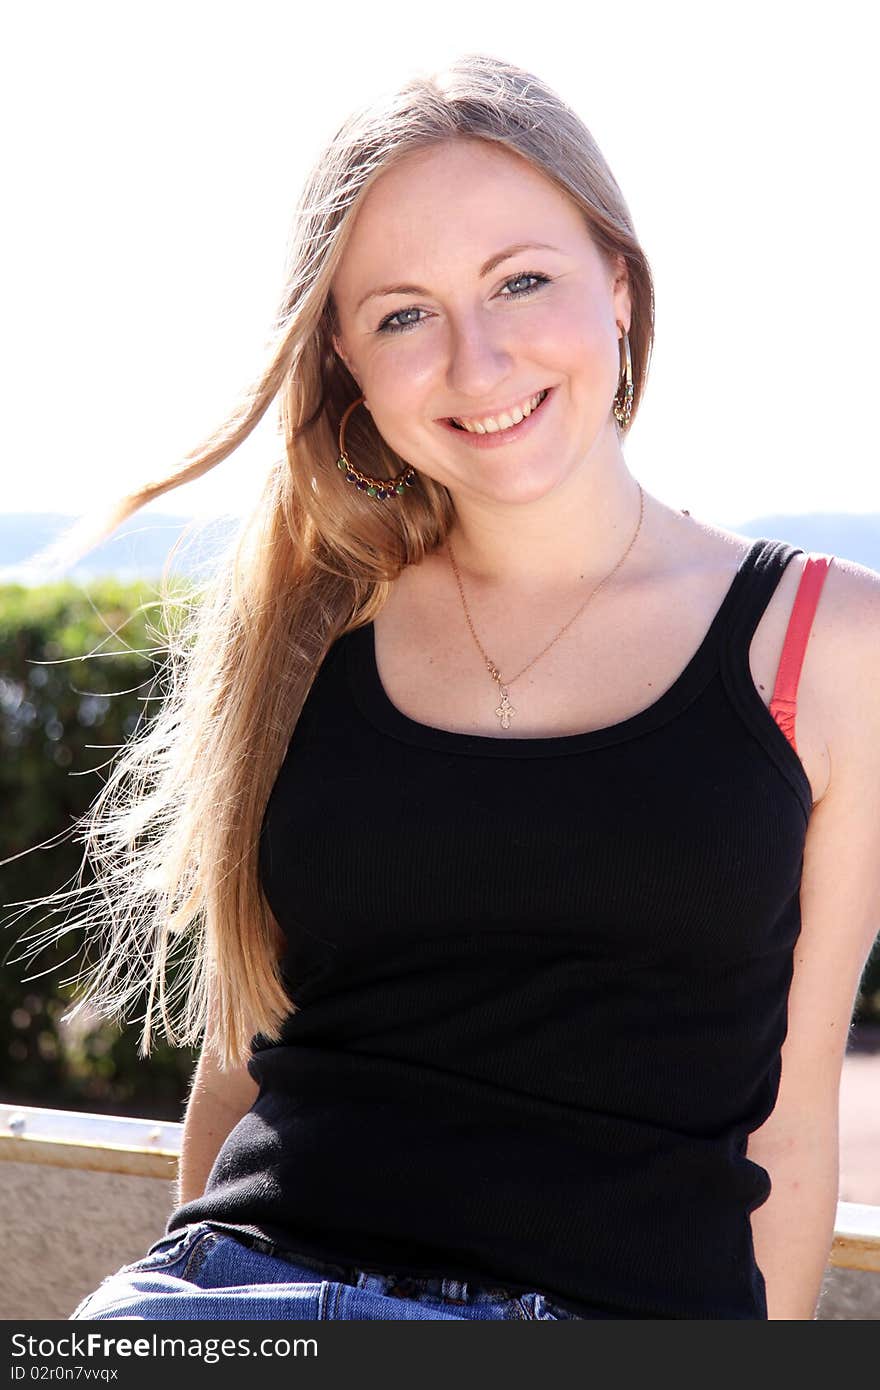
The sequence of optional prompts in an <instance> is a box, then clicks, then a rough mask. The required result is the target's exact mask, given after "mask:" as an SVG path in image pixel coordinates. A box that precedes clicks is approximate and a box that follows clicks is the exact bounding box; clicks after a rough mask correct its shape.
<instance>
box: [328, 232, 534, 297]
mask: <svg viewBox="0 0 880 1390" xmlns="http://www.w3.org/2000/svg"><path fill="white" fill-rule="evenodd" d="M558 250H559V247H558V246H549V245H548V244H547V243H546V242H544V241H518V242H517V243H516V244H515V245H514V246H506V247H505V249H504V250H503V251H498V252H497V253H496V255H494V256H490V257H489V259H488V261H486V263H485V265H483V266H481V267H480V279H481V280H482V279H484V277H485V276H487V275H491V273H492V271H493V270H495V269H496V267H497V266H499V265H500V264H501V262H502V261H507V260H509V259H510V257H511V256H518V255H519V254H520V252H521V251H558ZM390 294H430V290H426V289H424V288H423V287H422V286H421V285H383V286H382V287H381V288H380V289H375V290H368V291H367V293H366V294H365V295H364V296H363V298H362V299H360V300H358V304H357V308H356V309H355V313H356V314H357V313H360V311H361V309H362V308H363V307H364V305H365V304H366V302H367V300H368V299H379V298H381V297H382V296H383V295H390Z"/></svg>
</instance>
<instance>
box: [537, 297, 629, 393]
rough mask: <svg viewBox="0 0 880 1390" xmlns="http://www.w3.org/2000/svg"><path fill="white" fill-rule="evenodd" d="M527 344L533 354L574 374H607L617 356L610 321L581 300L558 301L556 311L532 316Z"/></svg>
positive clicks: (574, 375)
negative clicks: (608, 322) (615, 355)
mask: <svg viewBox="0 0 880 1390" xmlns="http://www.w3.org/2000/svg"><path fill="white" fill-rule="evenodd" d="M525 346H526V347H527V348H528V354H529V355H530V356H531V357H533V358H535V359H536V360H540V361H542V362H546V363H547V365H548V366H553V365H555V366H556V368H557V369H558V371H559V372H560V373H562V374H564V375H566V376H570V377H572V378H577V377H579V376H581V375H584V376H589V377H592V378H593V379H595V378H596V376H597V375H598V376H603V375H604V374H605V373H606V372H607V370H608V364H609V362H611V363H612V364H613V359H614V341H613V335H612V339H611V341H610V342H609V335H608V325H607V322H605V321H604V320H603V318H602V316H601V315H600V314H599V313H598V312H593V311H591V310H590V309H589V307H587V308H585V307H584V304H583V302H577V301H567V302H565V303H557V304H555V305H554V306H553V309H552V311H550V310H548V311H547V312H546V313H540V314H535V315H533V316H531V320H530V322H529V324H528V334H527V336H526V339H525Z"/></svg>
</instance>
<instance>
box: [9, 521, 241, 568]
mask: <svg viewBox="0 0 880 1390" xmlns="http://www.w3.org/2000/svg"><path fill="white" fill-rule="evenodd" d="M76 519H77V518H76V517H75V516H68V515H66V514H62V513H61V512H7V513H5V514H0V583H4V584H29V583H31V582H32V581H31V579H30V578H29V577H28V576H27V575H26V574H25V573H24V572H23V571H22V569H21V566H22V565H23V563H24V561H26V560H28V559H30V557H31V556H33V555H35V554H36V553H37V552H38V551H40V550H42V549H43V547H44V546H46V545H48V544H49V542H50V541H53V540H55V539H56V537H58V536H60V535H61V534H62V532H64V531H65V530H66V529H67V528H68V527H69V526H71V525H72V524H73V522H74V521H76ZM238 524H239V519H238V517H235V516H231V517H215V518H210V519H206V518H202V519H200V520H199V521H198V522H197V523H195V524H194V523H193V518H192V517H188V516H172V515H170V514H169V515H165V514H163V513H159V512H144V513H143V514H142V515H140V516H137V517H132V518H131V519H130V520H129V521H126V522H125V523H124V524H123V525H122V526H121V527H119V529H118V530H117V531H116V532H115V533H114V535H112V536H111V537H110V539H109V540H107V541H105V542H104V544H103V545H99V546H97V547H96V548H95V549H94V550H93V551H92V552H91V553H90V554H89V555H86V556H84V557H83V559H82V560H81V561H80V562H79V564H77V565H75V566H73V567H72V568H71V569H70V570H68V571H67V572H66V573H65V575H64V578H70V579H75V580H77V581H80V580H91V579H96V578H99V577H101V576H104V575H113V576H115V577H116V578H117V579H119V580H122V581H123V582H127V581H130V580H136V579H143V578H148V577H151V576H154V577H156V578H158V576H159V575H160V574H161V572H162V566H163V565H164V563H165V560H166V557H167V555H168V552H169V550H170V549H171V547H172V546H173V545H174V542H175V541H176V540H177V538H178V536H179V535H180V534H181V532H182V531H183V530H184V528H185V527H187V526H190V525H193V527H194V533H195V534H194V536H188V537H187V538H186V540H185V541H184V542H183V545H182V551H183V553H182V554H181V555H179V556H176V557H175V560H174V564H173V566H172V571H173V572H174V573H178V574H192V573H193V571H194V569H195V568H196V566H197V565H200V564H203V563H204V562H205V561H206V560H207V559H209V558H210V556H211V554H212V553H214V552H216V550H218V549H219V548H220V547H222V545H223V543H224V542H225V541H226V540H227V539H228V537H229V536H230V535H231V534H232V533H233V532H234V531H235V529H236V527H237V526H238Z"/></svg>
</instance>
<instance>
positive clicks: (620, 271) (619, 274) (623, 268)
mask: <svg viewBox="0 0 880 1390" xmlns="http://www.w3.org/2000/svg"><path fill="white" fill-rule="evenodd" d="M611 293H612V297H613V300H614V317H615V319H616V321H617V322H618V323H620V324H622V325H623V330H624V332H626V333H628V332H629V330H630V325H631V323H632V297H631V295H630V289H629V272H628V270H627V265H626V261H625V260H624V258H623V256H621V255H617V256H615V257H614V267H613V274H612V285H611ZM621 336H622V335H621Z"/></svg>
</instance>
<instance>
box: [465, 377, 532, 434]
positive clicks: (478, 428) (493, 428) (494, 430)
mask: <svg viewBox="0 0 880 1390" xmlns="http://www.w3.org/2000/svg"><path fill="white" fill-rule="evenodd" d="M549 394H550V388H549V387H546V386H545V387H544V389H543V391H538V392H536V396H535V399H536V402H537V403H536V404H535V405H533V406H532V407H531V409H530V410H529V411H528V412H527V413H525V414H524V413H523V412H522V411H521V410H520V409H519V408H517V409H516V410H515V411H514V414H515V415H516V417H517V418H516V419H513V418H512V417H511V415H509V414H502V415H501V416H500V417H499V418H493V419H492V423H491V425H490V426H487V427H485V428H484V426H483V425H482V424H476V423H474V424H473V425H471V428H470V429H468V427H467V425H462V424H460V423H459V421H458V420H456V419H455V418H454V417H453V416H447V418H446V423H447V425H451V426H452V428H453V429H456V430H461V431H462V432H463V433H465V434H504V432H505V430H511V429H515V428H516V426H517V425H519V424H521V423H522V421H523V420H528V419H529V417H530V416H532V415H534V414H535V412H536V411H538V410H540V409H541V406H542V405H543V404H544V402H545V400H546V399H547V397H548V396H549ZM486 418H487V419H488V418H489V417H486ZM502 420H506V421H507V423H506V424H502V423H501V421H502Z"/></svg>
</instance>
